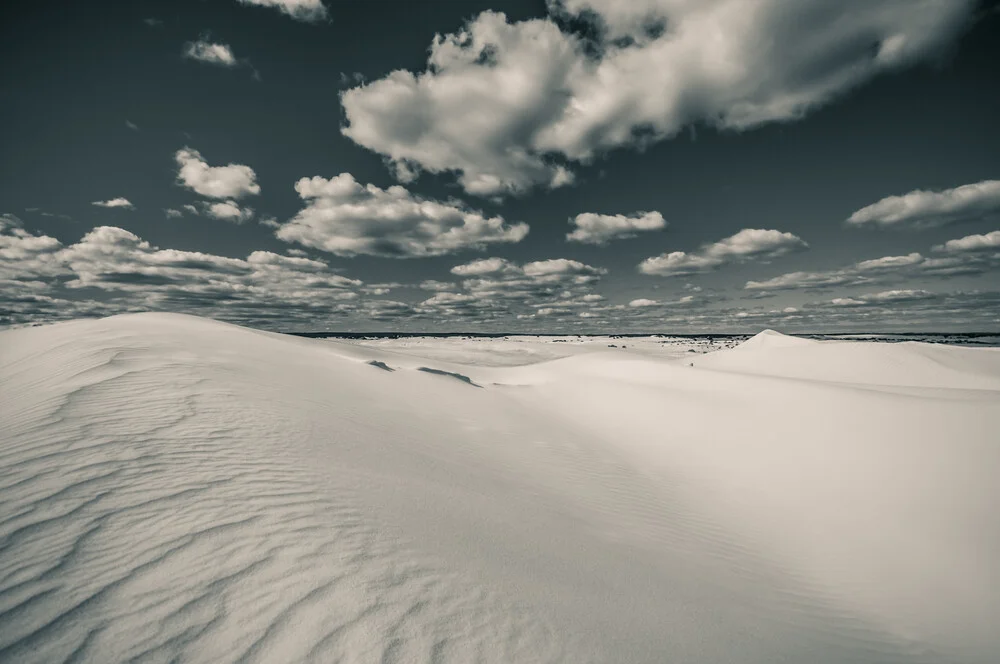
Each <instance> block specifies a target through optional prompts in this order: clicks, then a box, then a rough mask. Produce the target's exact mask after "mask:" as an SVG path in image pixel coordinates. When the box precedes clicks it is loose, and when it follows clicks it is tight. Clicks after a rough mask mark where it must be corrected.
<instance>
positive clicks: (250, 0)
mask: <svg viewBox="0 0 1000 664" xmlns="http://www.w3.org/2000/svg"><path fill="white" fill-rule="evenodd" d="M237 1H238V2H239V3H240V4H244V5H256V6H258V7H274V8H275V9H278V10H279V11H281V13H283V14H287V15H288V16H291V17H292V18H294V19H295V20H297V21H307V22H313V21H321V20H323V19H325V18H326V17H327V11H326V6H325V5H324V4H323V3H322V1H321V0H237Z"/></svg>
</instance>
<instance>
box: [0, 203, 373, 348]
mask: <svg viewBox="0 0 1000 664" xmlns="http://www.w3.org/2000/svg"><path fill="white" fill-rule="evenodd" d="M15 285H16V286H15ZM361 288H363V284H362V283H361V282H360V281H358V280H356V279H351V278H348V277H345V276H343V275H341V274H337V273H336V272H335V271H334V270H333V269H332V268H330V266H329V265H327V264H326V263H325V262H323V261H319V260H314V259H309V258H304V257H295V256H282V255H280V254H275V253H272V252H268V251H254V252H252V253H251V254H250V255H249V256H247V257H246V258H245V259H243V258H231V257H227V256H218V255H214V254H209V253H204V252H195V251H178V250H174V249H160V248H158V247H155V246H153V245H151V244H150V243H149V242H147V241H145V240H143V239H142V238H140V237H139V236H137V235H135V234H134V233H131V232H129V231H126V230H124V229H122V228H117V227H114V226H99V227H97V228H95V229H93V230H91V231H90V232H88V233H87V234H86V235H84V237H83V238H82V239H80V240H79V241H78V242H75V243H73V244H71V245H68V246H67V245H63V244H62V243H61V242H59V241H58V240H56V239H55V238H51V237H47V236H44V235H33V234H31V233H28V232H27V231H25V230H24V229H23V228H22V227H21V224H20V223H19V220H17V219H16V218H13V217H7V216H5V217H2V218H0V295H6V294H7V293H8V292H9V293H18V294H24V293H29V292H30V294H31V297H30V299H25V298H24V297H22V296H21V295H18V298H19V300H18V301H19V302H20V304H18V305H17V307H14V306H13V304H12V302H11V299H10V298H5V297H0V321H6V322H18V321H23V320H30V319H32V318H36V319H37V318H41V319H48V320H54V319H60V318H66V317H72V316H74V315H88V312H93V313H99V314H101V315H106V314H110V313H119V312H122V311H133V310H168V311H186V312H190V313H200V314H203V315H204V314H207V315H211V316H213V317H217V318H223V319H227V320H233V321H236V322H251V323H253V324H258V325H266V326H273V325H280V326H285V328H286V329H287V326H288V325H290V324H293V323H295V322H296V321H298V320H304V321H306V322H307V323H312V324H315V321H316V320H317V319H318V318H319V317H322V316H328V315H340V314H344V313H346V312H349V311H354V309H355V308H356V305H355V304H353V301H354V300H355V299H356V298H357V297H358V293H357V291H358V290H360V289H361ZM90 289H98V290H100V291H103V293H104V295H103V296H102V297H101V298H100V302H97V301H94V300H91V301H90V302H89V303H88V302H87V301H86V300H85V298H86V297H87V295H86V293H87V292H88V291H89V290H90ZM67 298H74V302H75V304H74V303H73V302H69V300H68V299H67ZM81 298H84V299H81ZM63 302H67V304H65V306H63V308H62V310H59V303H63ZM5 309H6V312H4V310H5Z"/></svg>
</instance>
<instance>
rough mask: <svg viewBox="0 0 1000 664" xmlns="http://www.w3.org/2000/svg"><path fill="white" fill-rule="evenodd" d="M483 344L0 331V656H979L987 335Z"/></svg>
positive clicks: (990, 500) (123, 328)
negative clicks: (923, 339)
mask: <svg viewBox="0 0 1000 664" xmlns="http://www.w3.org/2000/svg"><path fill="white" fill-rule="evenodd" d="M503 343H505V342H497V341H492V342H490V343H488V344H485V345H482V346H479V347H478V349H479V350H476V348H477V347H476V346H474V344H473V343H472V342H466V343H459V342H452V346H451V347H452V348H454V352H451V353H449V351H448V348H449V347H448V345H447V344H442V343H434V344H427V346H428V352H427V353H425V354H423V355H421V344H420V343H419V342H416V341H413V340H406V341H403V340H400V341H399V342H398V343H396V344H395V345H394V344H391V343H379V344H367V345H366V344H351V343H346V342H333V341H326V340H306V339H298V338H293V337H287V336H281V335H275V334H269V333H263V332H257V331H252V330H247V329H243V328H239V327H234V326H231V325H226V324H222V323H217V322H212V321H208V320H204V319H198V318H193V317H188V316H181V315H169V314H139V315H129V316H118V317H113V318H108V319H103V320H98V321H77V322H70V323H61V324H56V325H51V326H47V327H41V328H28V329H17V330H8V331H5V332H0V377H2V387H0V418H2V433H0V437H2V438H0V661H2V662H19V663H20V662H63V661H65V662H121V661H136V662H227V661H246V662H294V661H316V662H338V661H339V662H440V663H444V662H550V661H553V662H554V661H560V662H574V663H575V662H712V663H717V662H761V663H764V662H767V663H773V662H796V663H798V662H809V663H820V662H830V663H834V662H836V663H845V662H880V663H881V662H928V663H942V662H949V663H952V662H954V663H964V662H968V663H972V662H976V663H978V662H982V663H984V664H985V663H987V662H996V661H1000V630H997V629H996V627H997V616H1000V519H998V517H997V506H998V505H1000V488H998V487H1000V483H998V482H997V476H998V470H1000V434H998V431H1000V352H998V351H996V350H991V349H959V348H954V347H946V346H931V345H928V344H916V343H903V344H894V345H885V344H874V343H867V342H853V341H851V342H849V341H844V342H840V341H836V342H813V341H803V340H798V339H792V338H789V337H784V336H782V335H778V334H777V333H763V334H762V335H759V336H758V337H755V338H754V339H752V340H750V341H749V342H747V343H745V344H744V345H742V346H741V347H738V348H735V349H731V350H722V351H718V352H715V353H709V354H705V355H702V354H698V353H686V352H685V351H686V350H688V349H687V348H684V347H670V346H664V345H663V344H662V343H659V342H652V341H647V342H632V341H631V340H628V341H624V342H622V343H625V344H629V345H630V346H632V347H630V348H629V349H626V350H622V349H620V348H615V349H610V348H607V347H606V344H605V347H604V348H600V347H598V346H597V345H595V344H589V345H588V344H576V345H574V344H572V343H563V344H559V345H558V348H556V347H554V346H552V345H551V343H550V342H545V341H542V340H535V341H532V342H524V341H522V342H521V343H524V344H527V345H525V346H523V347H522V348H521V349H520V350H513V351H511V350H505V348H507V347H503V348H497V346H498V345H500V344H503ZM491 358H492V359H491ZM373 361H374V362H381V363H382V364H383V365H384V368H383V367H380V366H373V365H372V364H369V363H370V362H373ZM514 365H516V366H514ZM386 368H388V369H392V371H388V370H386ZM420 369H432V370H434V371H433V372H429V371H421V370H420ZM450 374H453V375H450ZM473 383H474V385H473Z"/></svg>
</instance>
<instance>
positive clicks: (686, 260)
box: [639, 228, 809, 277]
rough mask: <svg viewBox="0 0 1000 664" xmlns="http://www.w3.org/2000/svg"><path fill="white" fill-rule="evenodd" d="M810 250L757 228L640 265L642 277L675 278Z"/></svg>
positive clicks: (791, 237)
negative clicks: (644, 275)
mask: <svg viewBox="0 0 1000 664" xmlns="http://www.w3.org/2000/svg"><path fill="white" fill-rule="evenodd" d="M808 247H809V245H808V244H806V243H805V242H804V241H803V240H802V239H801V238H799V237H798V236H796V235H793V234H791V233H783V232H781V231H776V230H765V229H758V228H744V229H743V230H741V231H740V232H739V233H736V234H735V235H733V236H731V237H727V238H725V239H724V240H720V241H718V242H715V243H713V244H706V245H704V246H702V248H701V249H700V250H699V251H697V252H694V253H687V252H684V251H672V252H670V253H665V254H661V255H659V256H654V257H652V258H647V259H646V260H644V261H643V262H642V263H640V264H639V271H640V272H642V273H643V274H650V275H656V276H661V277H676V276H685V275H692V274H700V273H702V272H710V271H712V270H715V269H717V268H719V267H721V266H722V265H726V264H728V263H740V262H744V261H751V260H770V259H773V258H778V257H780V256H784V255H785V254H789V253H792V252H795V251H802V250H804V249H807V248H808Z"/></svg>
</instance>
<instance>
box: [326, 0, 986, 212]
mask: <svg viewBox="0 0 1000 664" xmlns="http://www.w3.org/2000/svg"><path fill="white" fill-rule="evenodd" d="M549 6H550V10H551V12H552V14H553V15H554V16H558V20H556V19H555V18H553V17H548V18H541V19H532V20H527V21H519V22H514V23H511V22H509V21H508V20H507V17H506V16H505V15H504V14H501V13H497V12H492V11H487V12H483V13H481V14H479V15H478V16H476V17H475V18H473V19H472V20H471V21H469V22H468V23H467V24H466V25H465V26H464V27H463V28H462V29H461V30H460V31H458V32H457V33H453V34H446V35H438V36H436V37H435V38H434V41H433V42H432V43H431V46H430V50H429V56H428V59H427V67H426V69H425V70H424V71H422V72H418V73H413V72H409V71H405V70H397V71H394V72H392V73H390V74H389V75H387V76H386V77H384V78H382V79H379V80H376V81H373V82H371V83H368V84H366V85H362V86H359V87H356V88H354V89H351V90H347V91H345V92H344V93H343V94H342V103H343V107H344V110H345V112H346V116H347V125H346V126H345V127H344V129H343V132H344V134H345V135H346V136H348V137H349V138H351V139H352V140H354V141H355V142H356V143H358V144H360V145H362V146H364V147H366V148H368V149H370V150H373V151H375V152H377V153H379V154H382V155H384V156H385V157H387V158H388V159H389V160H390V161H391V162H392V164H393V165H394V167H395V168H396V172H397V175H398V176H400V177H402V178H412V177H413V176H414V175H416V174H417V173H419V171H420V170H426V171H429V172H433V173H441V172H453V173H455V174H457V176H458V180H459V182H460V183H461V185H462V186H463V187H464V188H465V190H466V191H467V192H469V193H473V194H478V195H487V196H494V195H498V194H505V193H511V192H522V191H525V190H526V189H528V188H531V187H534V186H548V187H555V186H559V185H562V184H566V183H568V182H570V181H571V180H572V173H571V172H570V170H568V167H570V166H572V165H573V164H575V163H587V162H589V161H590V160H592V159H593V158H594V157H595V156H597V155H600V154H602V153H604V152H607V151H608V150H611V149H614V148H618V147H625V146H639V147H641V146H643V145H645V144H648V143H651V142H655V141H658V140H662V139H664V138H668V137H670V136H673V135H674V134H676V133H677V132H678V131H680V130H681V129H682V128H684V127H685V126H687V125H688V124H690V123H693V122H705V123H708V124H711V125H714V126H716V127H719V128H722V129H735V130H743V129H747V128H750V127H754V126H757V125H761V124H766V123H770V122H782V121H790V120H795V119H798V118H800V117H802V116H803V115H805V114H806V113H807V112H809V111H810V110H812V109H814V108H816V107H818V106H822V105H824V104H826V103H829V102H830V101H831V100H833V99H835V98H837V97H839V96H841V95H843V94H844V93H846V92H847V91H849V90H850V89H852V88H854V87H856V86H858V85H860V84H862V83H864V82H865V81H867V80H869V79H871V78H872V77H874V76H877V75H879V74H880V73H883V72H886V71H892V70H895V69H898V68H901V67H904V66H907V65H910V64H913V63H915V62H919V61H921V60H925V59H927V58H929V57H931V56H932V55H934V54H936V53H937V52H939V51H940V49H941V48H942V47H944V46H946V45H947V44H949V43H951V42H952V41H953V39H954V37H955V36H956V34H957V33H958V32H959V31H960V30H961V29H962V27H963V26H964V25H965V23H966V21H967V19H968V18H969V17H970V15H971V13H972V11H973V9H974V7H975V2H974V0H950V1H946V2H942V1H940V0H882V1H880V2H853V3H828V2H788V0H755V1H754V2H752V3H751V6H750V7H748V6H747V0H714V1H711V2H703V1H694V0H643V1H641V2H618V1H612V0H565V1H563V2H558V1H556V0H550V2H549ZM587 22H590V23H591V24H596V28H595V29H592V30H589V31H586V32H587V33H588V35H589V37H588V38H584V37H582V36H580V35H579V34H574V33H570V32H568V31H563V30H562V29H560V27H559V26H560V25H567V24H571V23H575V24H576V25H580V24H581V23H587ZM657 28H661V29H657ZM595 35H596V37H595Z"/></svg>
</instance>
